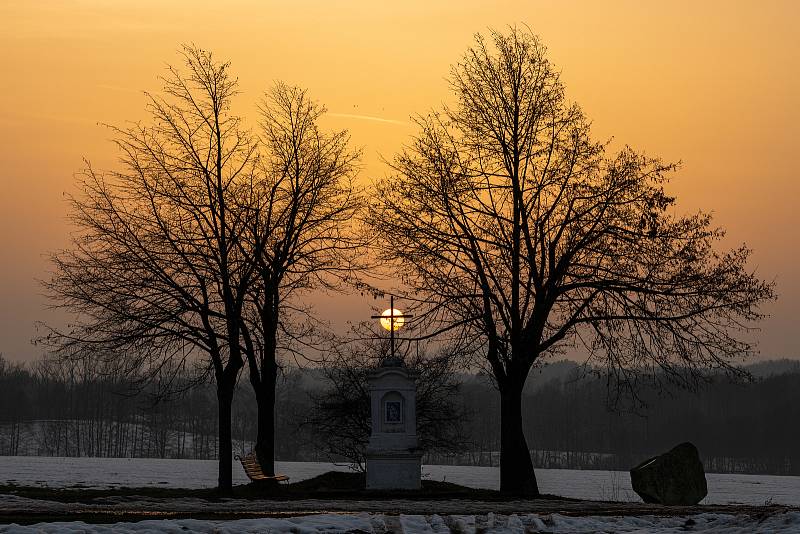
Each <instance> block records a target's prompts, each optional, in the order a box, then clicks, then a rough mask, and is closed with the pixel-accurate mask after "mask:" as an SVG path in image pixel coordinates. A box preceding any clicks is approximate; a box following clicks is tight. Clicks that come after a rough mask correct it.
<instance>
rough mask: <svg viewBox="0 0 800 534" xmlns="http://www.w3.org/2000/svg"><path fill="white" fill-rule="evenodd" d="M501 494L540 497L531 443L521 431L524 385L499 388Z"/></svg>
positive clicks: (503, 385) (505, 385)
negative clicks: (530, 447)
mask: <svg viewBox="0 0 800 534" xmlns="http://www.w3.org/2000/svg"><path fill="white" fill-rule="evenodd" d="M500 491H501V492H502V493H507V494H514V495H525V496H530V497H534V496H537V495H539V486H538V484H537V483H536V474H535V473H534V472H533V462H531V454H530V451H529V450H528V442H527V441H526V440H525V434H524V433H523V431H522V384H501V386H500Z"/></svg>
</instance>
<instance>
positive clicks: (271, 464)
mask: <svg viewBox="0 0 800 534" xmlns="http://www.w3.org/2000/svg"><path fill="white" fill-rule="evenodd" d="M264 365H265V367H266V369H264V373H263V376H262V379H261V381H260V382H259V384H258V387H257V389H256V392H255V393H256V402H257V404H258V436H257V438H256V455H257V456H258V463H259V464H261V470H262V471H264V473H265V474H267V475H274V474H275V383H276V381H277V377H278V373H277V366H276V365H275V363H274V362H270V363H267V362H265V363H264Z"/></svg>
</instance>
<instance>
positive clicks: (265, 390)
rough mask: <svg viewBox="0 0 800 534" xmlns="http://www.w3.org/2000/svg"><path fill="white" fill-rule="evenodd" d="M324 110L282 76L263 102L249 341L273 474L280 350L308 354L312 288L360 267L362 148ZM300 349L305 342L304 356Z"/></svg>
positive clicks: (263, 451)
mask: <svg viewBox="0 0 800 534" xmlns="http://www.w3.org/2000/svg"><path fill="white" fill-rule="evenodd" d="M324 113H325V108H324V107H323V106H321V105H320V104H318V103H317V102H315V101H313V100H311V99H310V98H309V97H308V95H307V94H306V92H305V91H304V90H302V89H300V88H298V87H292V86H288V85H286V84H283V83H277V84H276V85H275V86H274V87H273V88H272V89H271V90H270V91H269V92H268V93H267V94H266V95H265V97H264V100H263V102H262V106H261V136H260V141H261V145H260V146H261V149H262V152H261V156H262V158H261V160H260V162H259V167H258V180H257V181H255V182H254V184H253V188H252V190H251V193H250V194H251V199H250V200H249V202H248V203H249V205H250V206H251V212H250V213H249V218H248V221H249V223H248V228H249V232H248V233H247V234H246V239H247V240H248V245H249V250H257V251H258V253H256V254H252V258H253V262H254V263H253V267H254V270H255V281H254V283H253V284H251V285H250V286H249V287H248V288H247V298H246V304H248V306H249V308H248V313H247V314H246V316H245V319H246V320H245V322H244V325H243V340H244V347H245V353H246V354H247V362H248V368H249V376H250V383H251V385H252V387H253V391H254V392H255V397H256V401H257V403H258V438H257V440H256V448H255V449H256V453H257V454H258V458H259V462H260V464H261V467H262V469H264V470H265V471H267V472H269V473H270V474H274V471H275V467H274V461H275V384H276V379H277V376H278V369H279V367H278V366H279V350H280V352H282V353H283V354H284V357H291V356H292V355H295V356H300V358H299V359H303V358H305V357H307V356H308V351H309V350H311V349H309V346H310V345H311V343H312V338H313V336H314V332H315V328H314V324H315V323H314V318H313V315H312V314H311V311H312V310H311V308H310V307H309V306H307V305H305V304H304V303H303V299H302V297H303V296H304V294H307V292H308V291H309V290H311V289H326V290H329V289H335V288H337V287H338V285H339V282H341V281H343V280H348V279H350V278H351V277H352V276H353V274H354V271H355V270H357V269H358V268H360V266H362V265H363V263H364V262H363V261H362V260H361V259H359V256H358V249H359V246H360V245H361V242H360V241H359V240H357V239H356V237H355V236H356V234H355V233H354V232H352V231H351V230H350V228H351V227H352V223H351V219H353V216H354V215H355V214H356V213H357V212H358V211H359V210H360V209H361V206H362V197H361V193H360V191H359V189H357V188H356V187H354V185H353V178H354V176H355V173H356V171H357V167H356V165H357V160H358V157H359V152H358V151H357V150H351V149H350V148H349V146H348V143H349V135H348V133H347V131H346V130H342V131H334V132H323V131H322V130H320V128H319V125H318V121H319V119H320V117H321V116H322V115H323V114H324ZM298 348H303V349H306V351H305V355H303V354H301V353H300V352H298Z"/></svg>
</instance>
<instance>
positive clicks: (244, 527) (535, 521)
mask: <svg viewBox="0 0 800 534" xmlns="http://www.w3.org/2000/svg"><path fill="white" fill-rule="evenodd" d="M798 531H800V512H787V513H779V514H774V515H771V516H768V517H766V518H761V519H759V518H752V517H747V516H735V515H729V514H698V515H694V516H691V517H680V516H677V517H655V516H643V517H603V516H588V517H569V516H563V515H559V514H550V515H535V514H526V515H514V514H512V515H499V514H487V515H485V516H454V515H450V516H448V515H444V516H441V515H429V516H424V515H400V516H387V515H383V514H357V515H346V514H341V515H340V514H319V515H310V516H301V517H291V518H286V519H272V518H264V519H239V520H234V521H203V520H196V519H178V520H150V521H139V522H136V523H114V524H108V525H95V524H87V523H83V522H80V521H75V522H69V523H66V522H62V523H38V524H35V525H30V526H20V525H16V524H12V525H7V526H2V525H0V533H6V532H9V533H20V534H26V533H28V534H33V533H37V534H38V533H48V534H49V533H59V534H61V533H79V532H80V533H104V534H105V533H111V532H114V533H123V534H124V533H136V534H142V533H148V532H167V533H184V532H200V533H207V534H211V533H214V534H217V533H219V534H222V533H239V532H241V533H261V532H270V533H274V534H279V533H292V534H312V533H326V534H332V533H339V532H359V533H376V534H387V533H389V532H392V533H398V532H404V533H409V534H412V533H447V534H449V533H450V532H461V533H464V534H473V533H476V532H481V533H497V534H499V533H520V534H522V533H526V534H527V533H535V532H539V533H545V532H547V533H565V534H567V533H568V534H578V533H589V532H601V533H604V532H608V533H611V532H623V533H643V532H647V533H654V534H667V533H676V534H677V533H683V532H708V533H729V534H739V533H756V532H758V533H783V532H787V533H788V532H798Z"/></svg>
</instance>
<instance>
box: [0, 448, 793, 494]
mask: <svg viewBox="0 0 800 534" xmlns="http://www.w3.org/2000/svg"><path fill="white" fill-rule="evenodd" d="M277 470H278V471H279V472H281V473H285V474H287V475H289V476H290V477H291V480H292V482H296V481H299V480H304V479H307V478H311V477H313V476H316V475H319V474H322V473H324V472H326V471H331V470H338V471H348V470H349V468H348V466H346V465H337V464H329V463H315V462H278V463H277ZM536 475H537V477H538V480H539V489H540V491H541V492H542V493H549V494H553V495H560V496H563V497H571V498H576V499H588V500H607V501H633V502H636V501H639V498H638V496H637V495H636V494H635V493H634V492H633V490H632V489H631V485H630V477H629V475H628V473H626V472H622V471H589V470H585V471H580V470H574V469H538V470H537V471H536ZM233 476H234V484H246V483H247V482H248V480H247V477H246V476H245V474H244V472H243V471H242V470H241V469H240V468H239V466H238V465H236V464H235V465H234V472H233ZM423 476H424V477H425V478H427V479H430V480H442V481H446V482H453V483H455V484H460V485H463V486H469V487H472V488H486V489H498V487H499V480H500V478H499V477H500V472H499V469H498V468H495V467H470V466H444V465H429V466H424V467H423ZM706 477H707V479H708V486H709V489H708V497H706V499H705V500H704V501H703V504H748V505H763V504H765V503H771V504H783V505H791V506H800V477H790V476H766V475H733V474H715V473H709V474H707V475H706ZM216 478H217V463H216V462H215V461H213V460H157V459H149V458H50V457H41V456H0V484H15V485H20V486H47V487H51V488H67V487H75V486H78V487H84V488H115V487H130V488H136V487H150V486H156V487H162V488H187V489H197V488H210V487H213V486H214V485H215V484H216Z"/></svg>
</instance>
